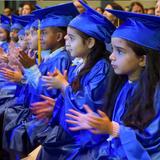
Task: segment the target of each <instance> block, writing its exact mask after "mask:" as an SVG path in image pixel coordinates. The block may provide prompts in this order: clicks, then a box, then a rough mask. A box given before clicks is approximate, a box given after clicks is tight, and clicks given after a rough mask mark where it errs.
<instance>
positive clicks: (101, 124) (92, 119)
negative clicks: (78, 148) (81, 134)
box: [88, 110, 113, 135]
mask: <svg viewBox="0 0 160 160" xmlns="http://www.w3.org/2000/svg"><path fill="white" fill-rule="evenodd" d="M98 113H99V116H100V117H97V116H95V115H93V114H92V115H88V124H89V125H90V126H91V127H92V128H93V129H92V130H90V131H91V132H92V133H94V134H110V135H112V134H113V133H112V132H113V124H112V122H111V121H110V119H109V118H108V116H107V115H106V114H105V113H104V112H102V111H100V110H98Z"/></svg>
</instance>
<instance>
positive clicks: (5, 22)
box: [0, 15, 11, 31]
mask: <svg viewBox="0 0 160 160" xmlns="http://www.w3.org/2000/svg"><path fill="white" fill-rule="evenodd" d="M0 21H1V23H0V27H1V28H3V29H5V30H7V31H10V21H11V20H10V18H8V17H7V16H5V15H1V19H0Z"/></svg>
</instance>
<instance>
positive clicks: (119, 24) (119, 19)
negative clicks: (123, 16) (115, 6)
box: [117, 18, 120, 27]
mask: <svg viewBox="0 0 160 160" xmlns="http://www.w3.org/2000/svg"><path fill="white" fill-rule="evenodd" d="M119 26H120V19H119V18H118V26H117V27H119Z"/></svg>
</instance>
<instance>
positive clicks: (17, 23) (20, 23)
mask: <svg viewBox="0 0 160 160" xmlns="http://www.w3.org/2000/svg"><path fill="white" fill-rule="evenodd" d="M27 24H28V21H26V20H24V19H22V18H19V17H18V18H17V16H16V15H12V26H11V30H13V29H18V30H21V29H22V28H23V27H24V26H26V25H27Z"/></svg>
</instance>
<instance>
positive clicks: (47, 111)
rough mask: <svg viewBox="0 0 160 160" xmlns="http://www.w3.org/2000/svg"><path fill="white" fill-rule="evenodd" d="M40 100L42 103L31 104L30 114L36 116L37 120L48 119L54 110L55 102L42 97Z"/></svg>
mask: <svg viewBox="0 0 160 160" xmlns="http://www.w3.org/2000/svg"><path fill="white" fill-rule="evenodd" d="M41 98H42V99H44V101H43V102H36V103H32V104H31V106H32V107H30V109H31V111H32V113H33V114H35V115H36V118H37V119H46V118H50V117H51V115H52V112H53V109H54V105H55V100H54V99H52V98H50V97H47V96H44V95H41Z"/></svg>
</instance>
